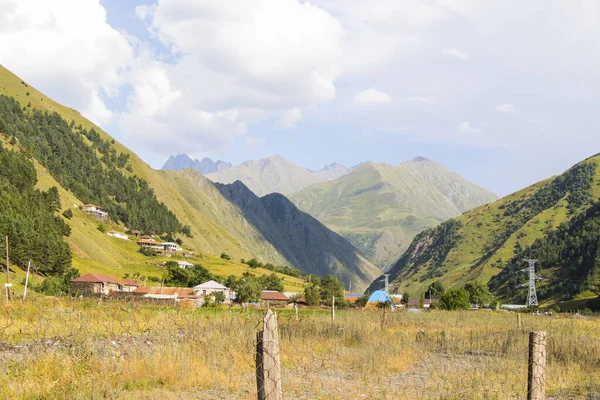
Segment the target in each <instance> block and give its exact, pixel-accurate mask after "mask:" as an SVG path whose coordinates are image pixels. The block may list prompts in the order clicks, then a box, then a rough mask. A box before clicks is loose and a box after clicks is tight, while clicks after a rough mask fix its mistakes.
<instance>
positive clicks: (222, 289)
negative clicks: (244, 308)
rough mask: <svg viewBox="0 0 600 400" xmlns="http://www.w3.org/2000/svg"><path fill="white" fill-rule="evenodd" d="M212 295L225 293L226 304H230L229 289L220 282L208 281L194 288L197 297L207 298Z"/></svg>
mask: <svg viewBox="0 0 600 400" xmlns="http://www.w3.org/2000/svg"><path fill="white" fill-rule="evenodd" d="M211 293H223V295H224V296H225V303H229V301H230V300H229V288H228V287H226V286H223V285H221V284H220V283H219V282H215V281H208V282H204V283H201V284H200V285H196V286H194V294H195V295H197V296H206V295H210V294H211Z"/></svg>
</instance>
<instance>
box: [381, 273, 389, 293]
mask: <svg viewBox="0 0 600 400" xmlns="http://www.w3.org/2000/svg"><path fill="white" fill-rule="evenodd" d="M389 277H390V274H383V279H381V280H380V281H379V282H385V289H384V290H385V292H386V293H389V292H388V290H389V288H390V283H389V279H388V278H389Z"/></svg>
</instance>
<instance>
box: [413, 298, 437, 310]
mask: <svg viewBox="0 0 600 400" xmlns="http://www.w3.org/2000/svg"><path fill="white" fill-rule="evenodd" d="M439 301H440V300H439V299H425V300H421V299H409V300H408V303H407V304H406V307H407V308H421V302H423V308H429V307H431V305H432V304H435V303H437V302H439Z"/></svg>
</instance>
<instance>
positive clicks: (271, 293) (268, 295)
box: [260, 290, 290, 301]
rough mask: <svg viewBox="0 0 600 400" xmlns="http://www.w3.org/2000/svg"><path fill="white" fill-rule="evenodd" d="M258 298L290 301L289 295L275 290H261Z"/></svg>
mask: <svg viewBox="0 0 600 400" xmlns="http://www.w3.org/2000/svg"><path fill="white" fill-rule="evenodd" d="M260 298H261V300H280V301H290V299H289V297H287V296H286V295H285V294H283V293H281V292H278V291H275V290H263V291H262V293H261V295H260Z"/></svg>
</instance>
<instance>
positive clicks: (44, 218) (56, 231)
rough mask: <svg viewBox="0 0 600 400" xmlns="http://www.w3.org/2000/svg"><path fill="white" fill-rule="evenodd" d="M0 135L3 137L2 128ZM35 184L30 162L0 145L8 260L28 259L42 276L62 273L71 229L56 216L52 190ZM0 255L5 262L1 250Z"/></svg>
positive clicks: (0, 220) (1, 219)
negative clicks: (8, 244) (8, 242)
mask: <svg viewBox="0 0 600 400" xmlns="http://www.w3.org/2000/svg"><path fill="white" fill-rule="evenodd" d="M0 133H1V134H5V131H4V129H3V128H2V127H0ZM36 183H37V174H36V171H35V168H34V166H33V163H32V162H31V161H30V160H28V159H27V157H26V156H25V155H24V154H23V153H20V152H15V151H11V150H8V149H5V148H4V146H2V143H1V142H0V232H2V233H3V234H4V235H8V236H9V237H10V238H11V243H10V244H11V251H10V257H11V259H12V260H13V262H16V263H17V264H19V265H24V264H26V263H27V262H28V261H29V260H31V261H33V262H34V263H36V264H37V265H40V266H41V268H40V272H42V273H47V274H53V275H57V274H62V273H64V272H65V271H66V270H67V269H68V268H69V267H70V266H71V249H70V248H69V245H68V244H67V242H65V240H64V237H65V236H68V235H69V234H70V233H71V228H70V227H69V225H67V224H66V223H65V221H64V220H63V217H61V216H60V215H58V211H59V210H60V208H61V205H60V198H59V195H58V191H57V189H56V187H54V188H50V189H48V190H47V191H45V192H43V191H40V190H37V189H36V188H35V185H36ZM4 235H3V236H2V244H4ZM0 253H1V257H2V259H3V262H5V256H4V251H2V252H0Z"/></svg>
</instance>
